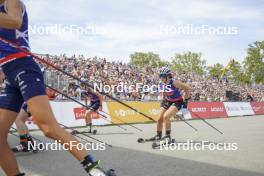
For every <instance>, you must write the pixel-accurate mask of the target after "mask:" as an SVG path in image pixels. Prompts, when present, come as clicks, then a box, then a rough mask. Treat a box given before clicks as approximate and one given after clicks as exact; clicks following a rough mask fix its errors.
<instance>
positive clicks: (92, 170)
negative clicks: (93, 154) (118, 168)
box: [86, 161, 116, 176]
mask: <svg viewBox="0 0 264 176" xmlns="http://www.w3.org/2000/svg"><path fill="white" fill-rule="evenodd" d="M99 164H100V161H96V162H94V163H93V164H91V165H90V166H88V167H87V168H86V171H87V172H88V175H89V176H116V174H115V170H114V169H109V170H108V171H105V170H103V169H102V168H101V167H99Z"/></svg>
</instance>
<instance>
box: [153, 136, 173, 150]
mask: <svg viewBox="0 0 264 176" xmlns="http://www.w3.org/2000/svg"><path fill="white" fill-rule="evenodd" d="M175 142H176V141H175V139H171V138H170V137H166V136H165V137H164V138H163V139H162V140H161V141H159V142H154V143H152V149H157V148H160V147H161V146H163V145H170V144H173V143H175Z"/></svg>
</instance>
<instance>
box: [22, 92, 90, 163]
mask: <svg viewBox="0 0 264 176" xmlns="http://www.w3.org/2000/svg"><path fill="white" fill-rule="evenodd" d="M27 103H28V107H29V110H30V112H31V114H32V116H33V117H34V121H35V122H36V124H37V125H38V126H39V128H40V129H41V130H42V131H43V133H44V134H45V136H47V137H49V138H52V139H54V140H57V141H60V142H61V143H63V144H64V143H70V142H71V141H72V142H76V144H77V143H79V141H77V140H76V139H75V138H74V137H73V136H72V135H70V134H69V133H68V132H66V131H65V130H64V129H62V128H61V127H60V126H59V124H58V122H57V121H56V119H55V117H54V115H53V112H52V109H51V106H50V104H49V100H48V97H47V96H45V95H43V96H36V97H34V98H31V99H29V100H28V101H27ZM70 152H71V153H72V155H73V156H74V157H75V158H76V159H78V160H79V161H83V160H84V158H85V157H86V156H87V153H86V151H85V150H78V149H77V148H76V147H72V150H70Z"/></svg>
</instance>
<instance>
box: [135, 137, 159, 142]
mask: <svg viewBox="0 0 264 176" xmlns="http://www.w3.org/2000/svg"><path fill="white" fill-rule="evenodd" d="M160 140H161V138H160V137H159V136H154V137H152V138H149V139H144V138H138V140H137V142H138V143H146V142H156V141H160Z"/></svg>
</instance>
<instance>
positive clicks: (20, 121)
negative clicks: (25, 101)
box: [15, 109, 29, 135]
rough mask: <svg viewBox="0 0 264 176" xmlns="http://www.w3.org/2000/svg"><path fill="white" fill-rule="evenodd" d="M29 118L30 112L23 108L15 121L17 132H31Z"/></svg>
mask: <svg viewBox="0 0 264 176" xmlns="http://www.w3.org/2000/svg"><path fill="white" fill-rule="evenodd" d="M28 119H29V116H28V113H27V112H25V110H23V109H21V111H20V112H19V114H18V116H17V118H16V121H15V124H16V127H17V132H18V133H19V135H26V134H29V130H28V127H27V125H26V121H27V120H28Z"/></svg>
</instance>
